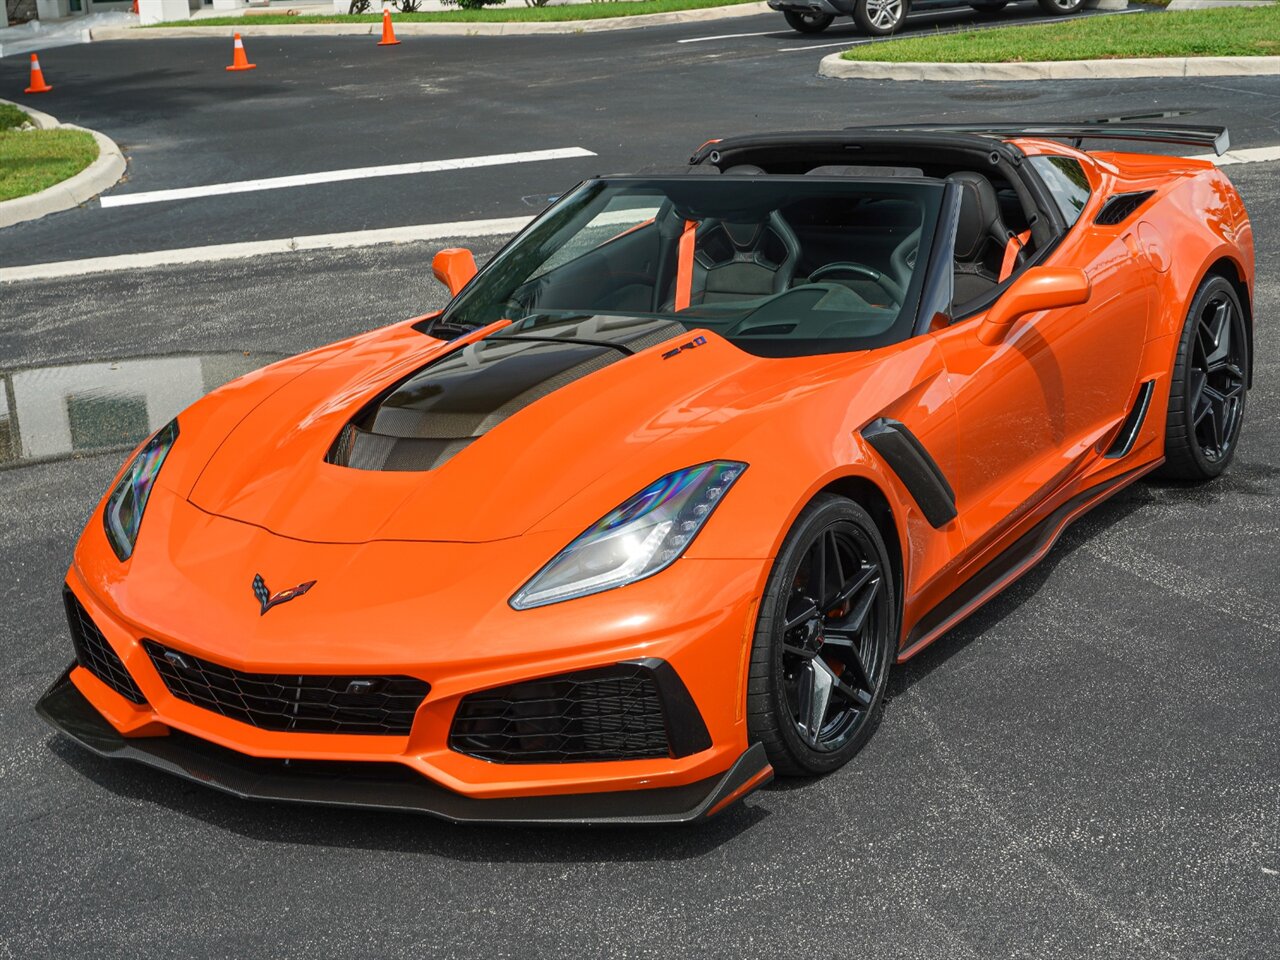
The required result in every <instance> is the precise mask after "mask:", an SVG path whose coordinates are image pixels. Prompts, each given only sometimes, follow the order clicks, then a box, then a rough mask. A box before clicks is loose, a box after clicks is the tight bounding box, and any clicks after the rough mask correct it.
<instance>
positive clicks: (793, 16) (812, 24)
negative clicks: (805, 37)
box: [782, 10, 835, 33]
mask: <svg viewBox="0 0 1280 960" xmlns="http://www.w3.org/2000/svg"><path fill="white" fill-rule="evenodd" d="M782 15H783V16H784V17H786V19H787V26H789V27H790V28H791V29H792V30H795V31H797V32H798V33H821V32H822V31H823V30H825V29H827V27H829V26H831V24H832V22H833V21H834V20H835V17H833V16H832V15H831V14H829V13H801V12H800V11H799V10H784V11H783V12H782Z"/></svg>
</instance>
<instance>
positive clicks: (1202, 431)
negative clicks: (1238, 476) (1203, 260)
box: [1157, 274, 1250, 482]
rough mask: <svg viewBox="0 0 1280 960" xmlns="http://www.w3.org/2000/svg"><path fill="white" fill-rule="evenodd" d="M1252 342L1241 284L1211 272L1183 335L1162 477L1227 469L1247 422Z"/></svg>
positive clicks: (1202, 476) (1196, 477) (1205, 475)
mask: <svg viewBox="0 0 1280 960" xmlns="http://www.w3.org/2000/svg"><path fill="white" fill-rule="evenodd" d="M1249 346H1250V345H1249V337H1248V330H1247V329H1246V327H1245V320H1244V311H1243V310H1242V309H1241V306H1240V297H1239V295H1238V294H1237V293H1236V289H1235V287H1234V286H1232V284H1231V283H1230V282H1229V281H1228V280H1227V279H1226V278H1224V277H1221V276H1218V275H1216V274H1210V275H1209V276H1208V277H1206V278H1205V280H1204V282H1203V283H1201V284H1200V289H1199V290H1197V291H1196V295H1195V297H1194V298H1193V299H1192V301H1191V309H1190V310H1188V311H1187V319H1186V322H1185V323H1184V324H1183V327H1182V336H1181V337H1180V338H1179V340H1178V354H1177V358H1176V360H1175V361H1174V367H1173V381H1172V383H1171V384H1170V387H1169V419H1168V423H1167V425H1166V426H1165V436H1164V455H1165V462H1164V465H1163V466H1162V467H1161V468H1160V470H1159V473H1158V474H1157V475H1158V476H1162V477H1165V478H1167V479H1170V480H1192V481H1200V482H1203V481H1205V480H1212V479H1213V478H1214V477H1216V476H1219V475H1220V474H1221V473H1222V471H1224V470H1226V469H1227V465H1228V464H1230V463H1231V460H1232V458H1233V457H1234V456H1235V453H1236V447H1237V446H1238V445H1239V440H1240V428H1241V426H1242V425H1243V423H1244V407H1245V398H1246V397H1247V393H1248V391H1247V387H1246V384H1247V382H1248V371H1249Z"/></svg>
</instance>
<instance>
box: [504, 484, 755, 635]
mask: <svg viewBox="0 0 1280 960" xmlns="http://www.w3.org/2000/svg"><path fill="white" fill-rule="evenodd" d="M745 469H747V465H746V464H745V463H734V462H732V461H725V460H716V461H713V462H712V463H703V464H699V465H698V466H696V467H686V468H685V469H683V470H677V471H676V472H675V473H669V474H667V475H666V476H665V477H663V478H662V479H660V480H655V481H654V482H653V483H651V484H649V486H647V487H645V488H644V489H643V490H641V491H640V492H639V493H637V494H636V495H635V496H634V497H632V498H631V499H629V500H627V501H626V502H625V503H623V504H622V505H621V506H619V507H616V508H615V509H614V510H612V511H610V513H609V514H608V515H607V516H605V517H604V518H603V519H601V520H600V521H599V522H598V523H597V524H595V526H593V527H591V528H590V529H588V530H587V531H586V532H584V533H583V534H582V535H581V536H580V537H578V538H577V539H576V540H574V541H573V543H571V544H569V545H568V546H567V547H565V548H564V549H563V550H561V551H560V552H559V553H558V554H557V555H556V556H555V558H554V559H553V560H552V561H551V562H550V563H548V564H547V565H546V566H545V567H543V568H542V569H541V570H539V571H538V573H537V574H536V575H535V576H534V578H533V579H532V580H530V581H529V582H528V583H526V584H525V585H524V586H523V587H521V588H520V590H519V591H518V592H517V593H516V595H515V596H514V597H512V598H511V606H513V607H515V608H516V609H517V610H528V609H529V608H530V607H541V606H545V605H546V604H548V603H556V602H558V601H560V600H570V599H572V598H574V597H585V596H587V595H588V594H592V593H600V592H601V591H602V590H611V589H613V588H614V587H621V586H623V585H624V584H628V583H634V582H635V581H636V580H643V579H644V578H645V577H651V576H653V575H654V574H655V573H657V572H658V571H659V570H663V569H665V568H666V567H668V566H670V565H671V564H672V563H674V562H675V561H676V559H677V558H679V556H680V555H681V554H682V553H684V551H685V550H686V549H687V548H688V546H689V544H690V543H691V542H692V541H693V538H694V537H696V536H697V535H698V531H699V530H701V529H702V525H703V524H704V523H706V522H707V518H708V517H710V516H711V512H712V511H713V510H715V508H716V504H718V503H719V502H720V500H721V498H722V497H723V496H724V495H725V493H727V492H728V490H729V488H730V487H731V486H733V482H734V481H735V480H737V479H738V477H740V476H741V475H742V471H743V470H745Z"/></svg>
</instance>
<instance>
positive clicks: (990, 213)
mask: <svg viewBox="0 0 1280 960" xmlns="http://www.w3.org/2000/svg"><path fill="white" fill-rule="evenodd" d="M947 180H948V181H949V182H951V183H956V184H959V185H960V189H961V200H960V223H959V225H958V226H957V227H956V250H955V294H954V302H955V303H956V304H957V305H963V304H967V303H970V302H972V301H976V300H980V299H982V298H983V297H985V296H986V295H987V294H989V293H990V292H991V291H992V290H994V289H995V288H996V286H997V285H998V284H999V283H1000V268H1001V264H1002V262H1003V260H1004V255H1005V248H1006V247H1007V246H1008V245H1009V238H1010V237H1012V236H1013V233H1012V231H1010V230H1009V228H1008V227H1007V226H1005V224H1004V220H1003V219H1002V218H1001V216H1000V201H999V199H998V198H997V197H996V190H995V187H993V186H992V185H991V181H990V180H988V179H987V178H986V177H984V176H983V175H982V174H980V173H973V172H971V171H968V170H961V171H959V172H958V173H953V174H951V176H949V177H947ZM957 312H963V311H957Z"/></svg>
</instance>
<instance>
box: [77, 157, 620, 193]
mask: <svg viewBox="0 0 1280 960" xmlns="http://www.w3.org/2000/svg"><path fill="white" fill-rule="evenodd" d="M594 156H595V154H594V153H592V152H591V151H590V150H584V149H583V148H582V147H559V148H556V149H554V150H528V151H525V152H524V153H494V154H490V155H488V156H484V157H459V158H458V159H456V160H426V161H423V162H421V163H396V164H390V165H386V166H380V167H352V168H350V169H347V170H322V171H320V172H318V173H302V174H297V175H295V176H289V177H268V178H266V179H262V180H236V181H232V182H230V183H211V184H208V185H206V186H203V187H180V188H178V189H175V190H152V191H149V192H145V193H121V194H115V195H108V196H104V197H102V198H101V199H100V201H99V202H100V203H101V204H102V206H104V207H127V206H132V205H133V204H137V203H161V202H164V201H166V200H189V199H191V198H193V197H218V196H222V195H223V194H226V193H251V192H253V191H255V190H279V189H281V188H283V187H303V186H310V185H312V184H317V183H337V182H339V181H342V180H366V179H368V178H370V177H398V176H403V175H405V174H410V173H435V172H437V171H440V170H466V169H472V168H474V167H497V166H504V165H506V164H511V163H533V162H536V161H539V160H567V159H569V158H572V157H594Z"/></svg>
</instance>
